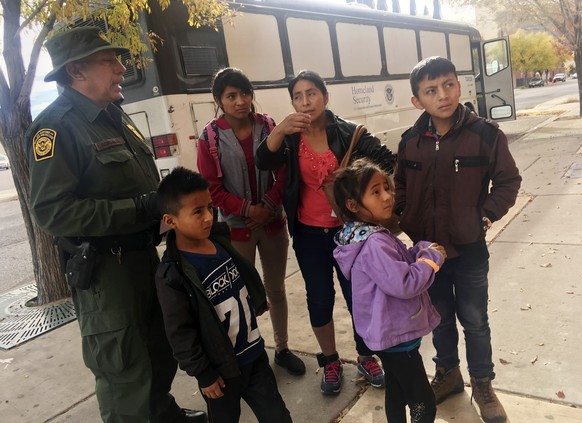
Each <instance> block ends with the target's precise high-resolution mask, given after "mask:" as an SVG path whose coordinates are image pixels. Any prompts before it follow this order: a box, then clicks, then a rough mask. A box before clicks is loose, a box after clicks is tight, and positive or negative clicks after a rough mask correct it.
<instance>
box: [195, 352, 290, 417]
mask: <svg viewBox="0 0 582 423" xmlns="http://www.w3.org/2000/svg"><path fill="white" fill-rule="evenodd" d="M240 370H241V375H240V376H239V377H236V378H232V379H225V381H224V383H225V385H226V387H225V388H223V390H222V391H223V392H224V396H222V397H220V398H218V399H209V398H206V397H205V396H204V395H203V396H202V397H203V398H204V401H206V405H207V407H208V421H209V423H238V421H239V419H240V401H241V399H244V400H245V401H246V403H247V404H248V405H249V407H250V408H251V410H253V413H255V416H256V417H257V421H258V422H259V423H273V422H280V423H291V422H292V420H291V415H290V414H289V410H287V407H286V406H285V402H284V401H283V398H282V397H281V394H279V390H278V389H277V381H276V380H275V374H274V373H273V369H271V366H269V357H268V356H267V353H266V352H263V354H261V356H260V357H259V358H257V359H256V360H255V361H253V362H252V363H249V364H247V365H246V366H243V367H241V369H240Z"/></svg>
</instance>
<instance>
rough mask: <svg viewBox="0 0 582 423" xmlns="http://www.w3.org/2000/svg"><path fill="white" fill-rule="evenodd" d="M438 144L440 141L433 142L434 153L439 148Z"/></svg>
mask: <svg viewBox="0 0 582 423" xmlns="http://www.w3.org/2000/svg"><path fill="white" fill-rule="evenodd" d="M439 143H440V140H436V141H435V145H434V149H435V151H439V148H440V147H439Z"/></svg>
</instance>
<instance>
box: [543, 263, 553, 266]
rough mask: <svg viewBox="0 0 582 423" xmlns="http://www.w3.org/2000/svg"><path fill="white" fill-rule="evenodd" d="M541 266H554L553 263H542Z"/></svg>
mask: <svg viewBox="0 0 582 423" xmlns="http://www.w3.org/2000/svg"><path fill="white" fill-rule="evenodd" d="M540 267H552V263H544V264H540Z"/></svg>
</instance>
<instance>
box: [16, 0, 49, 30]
mask: <svg viewBox="0 0 582 423" xmlns="http://www.w3.org/2000/svg"><path fill="white" fill-rule="evenodd" d="M48 2H49V0H44V1H43V2H41V3H40V4H39V5H38V6H36V7H35V8H34V10H33V11H32V12H30V15H29V16H28V17H27V18H26V19H25V20H24V21H23V22H22V24H20V28H18V31H16V33H15V34H14V36H18V35H20V33H21V32H22V30H23V29H24V28H26V27H27V26H28V24H29V23H31V22H32V21H33V20H34V18H35V17H36V15H38V14H39V13H40V12H41V10H42V9H43V8H44V7H45V6H46V4H47V3H48Z"/></svg>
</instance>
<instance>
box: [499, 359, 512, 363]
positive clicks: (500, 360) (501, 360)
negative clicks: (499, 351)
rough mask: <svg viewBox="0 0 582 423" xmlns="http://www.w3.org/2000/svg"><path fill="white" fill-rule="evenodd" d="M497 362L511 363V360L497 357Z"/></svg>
mask: <svg viewBox="0 0 582 423" xmlns="http://www.w3.org/2000/svg"><path fill="white" fill-rule="evenodd" d="M499 362H500V363H501V364H511V361H507V360H504V359H503V358H500V359H499Z"/></svg>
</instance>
